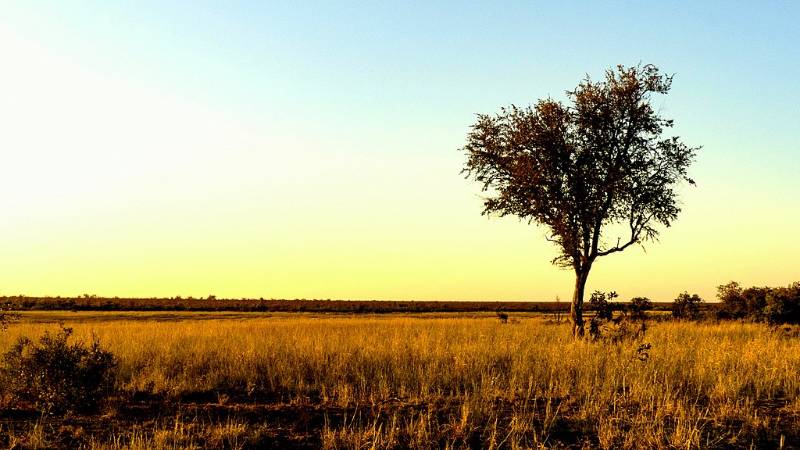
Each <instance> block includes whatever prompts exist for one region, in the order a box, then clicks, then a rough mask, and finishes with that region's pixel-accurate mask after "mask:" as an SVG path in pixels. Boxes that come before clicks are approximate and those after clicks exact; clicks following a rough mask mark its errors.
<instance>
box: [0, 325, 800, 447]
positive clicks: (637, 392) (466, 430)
mask: <svg viewBox="0 0 800 450" xmlns="http://www.w3.org/2000/svg"><path fill="white" fill-rule="evenodd" d="M30 314H31V313H25V314H23V315H22V319H21V321H19V322H18V323H15V324H12V325H11V326H10V327H9V328H8V330H7V331H6V332H5V333H2V334H0V349H3V351H5V352H9V351H12V352H13V351H14V348H15V347H14V346H15V345H16V344H15V343H17V342H18V340H19V338H20V337H21V336H27V337H29V338H30V339H31V340H32V341H34V342H39V344H37V345H40V346H41V345H42V344H41V343H42V342H46V341H43V340H42V339H40V338H41V337H42V336H48V335H47V334H46V333H48V332H49V333H51V334H50V335H49V336H50V339H51V340H52V339H56V338H58V336H59V334H58V333H63V330H62V331H59V330H60V328H59V327H58V326H57V325H55V324H45V323H31V322H30V321H29V320H28V318H29V316H30ZM40 314H44V313H40ZM173 314H174V316H175V318H176V319H179V318H180V319H187V320H180V321H178V320H176V321H171V322H168V321H161V322H152V321H135V320H130V317H129V316H125V317H122V316H120V317H117V318H116V319H115V316H114V315H113V314H108V315H107V316H106V318H105V320H104V321H91V322H82V321H81V317H82V316H83V315H85V314H84V313H74V314H73V317H74V318H73V319H72V320H71V321H70V322H68V323H67V324H66V325H67V326H69V327H70V328H72V329H73V330H74V331H73V333H72V335H70V336H66V338H69V339H75V342H76V343H77V342H80V343H83V344H84V345H85V346H86V347H84V348H90V347H91V345H92V342H94V339H95V337H96V338H97V339H99V342H101V343H102V348H103V351H105V350H107V351H110V352H111V353H113V355H115V360H114V361H115V362H116V370H115V371H114V372H113V373H114V384H115V386H116V392H115V393H113V395H112V397H111V398H110V399H109V401H108V402H106V403H104V404H103V406H102V407H101V408H100V410H98V412H96V413H85V412H84V413H82V412H77V411H76V412H65V414H63V415H60V416H42V415H41V414H39V413H38V412H37V411H36V410H35V409H34V408H33V407H27V408H28V409H27V410H26V407H25V405H19V404H14V402H12V401H11V397H10V394H9V393H8V392H6V393H5V394H4V397H3V398H4V402H5V412H4V413H3V417H4V419H3V421H2V422H1V423H0V429H1V430H2V432H0V440H2V439H4V441H3V442H0V445H6V446H9V447H11V446H16V447H15V448H48V447H50V448H53V447H55V448H98V449H100V448H102V449H122V448H137V449H143V448H331V449H332V448H351V449H357V448H431V447H434V448H514V449H522V448H587V447H588V448H606V449H611V448H614V449H618V448H622V449H624V448H751V447H755V448H764V447H768V448H769V447H772V448H777V447H779V446H780V445H781V443H782V442H783V443H784V445H785V446H786V447H787V448H788V447H791V446H792V445H798V444H800V435H798V432H797V430H800V378H798V377H797V373H800V345H799V344H800V341H798V337H797V335H798V333H797V329H796V328H794V327H792V326H788V327H786V328H784V327H780V328H775V327H770V326H769V325H768V324H760V323H742V322H720V323H705V322H690V321H672V320H656V321H653V322H651V323H650V324H649V325H648V327H647V330H646V332H645V333H644V334H625V335H623V337H622V338H620V339H616V340H612V339H597V340H590V339H584V340H574V339H573V338H572V337H571V336H570V328H569V327H570V325H569V324H567V323H566V322H564V323H556V322H555V321H552V320H551V319H549V316H547V315H530V314H515V313H513V312H507V311H504V314H507V315H508V320H507V321H502V320H498V314H497V313H496V312H495V311H492V312H488V313H484V314H472V315H464V314H449V315H447V314H440V315H438V316H436V317H431V316H412V315H372V316H369V315H366V316H321V315H310V314H301V315H297V314H274V315H272V316H271V317H263V316H258V315H250V316H241V317H240V318H239V319H236V320H231V319H229V320H202V321H198V320H191V317H192V316H191V315H188V316H185V315H183V314H180V313H173ZM662 316H664V315H662ZM242 317H250V319H244V318H242ZM617 317H618V316H615V317H613V318H612V322H611V324H613V319H616V318H617ZM621 322H624V323H634V322H633V321H632V320H630V318H626V319H625V320H623V321H621ZM615 326H616V325H615ZM53 333H55V334H53ZM36 339H39V340H38V341H36ZM59 339H60V338H59ZM366 343H368V345H365V344H366ZM6 389H8V387H7V386H6Z"/></svg>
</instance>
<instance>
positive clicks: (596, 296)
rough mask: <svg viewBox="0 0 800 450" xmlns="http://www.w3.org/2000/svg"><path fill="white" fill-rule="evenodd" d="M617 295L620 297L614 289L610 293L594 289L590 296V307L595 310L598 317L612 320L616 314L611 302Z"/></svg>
mask: <svg viewBox="0 0 800 450" xmlns="http://www.w3.org/2000/svg"><path fill="white" fill-rule="evenodd" d="M617 297H619V295H617V293H616V292H614V291H611V292H608V293H606V292H602V291H594V292H592V296H591V297H590V298H589V308H590V309H591V310H592V311H594V313H595V317H597V318H598V319H602V320H611V317H612V316H613V315H614V310H613V308H612V306H611V303H609V302H610V301H614V299H615V298H617Z"/></svg>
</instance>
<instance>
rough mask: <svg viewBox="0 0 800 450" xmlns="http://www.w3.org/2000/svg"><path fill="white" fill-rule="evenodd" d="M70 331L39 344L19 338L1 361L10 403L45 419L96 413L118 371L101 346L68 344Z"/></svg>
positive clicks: (64, 331) (110, 357)
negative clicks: (33, 410)
mask: <svg viewBox="0 0 800 450" xmlns="http://www.w3.org/2000/svg"><path fill="white" fill-rule="evenodd" d="M71 335H72V329H71V328H65V327H62V328H61V330H60V331H59V332H58V333H55V334H51V333H50V332H47V333H45V334H44V335H43V336H42V337H41V338H40V339H39V341H38V342H36V343H34V342H33V341H32V340H30V339H28V338H26V337H22V338H20V339H19V340H17V343H16V344H15V345H14V346H13V347H12V348H11V350H9V351H8V352H7V353H6V354H5V355H4V356H3V363H4V367H3V369H2V376H3V378H4V379H5V380H4V381H5V387H6V389H7V390H8V394H10V395H11V397H12V398H13V399H14V400H17V401H22V402H30V403H32V404H33V405H34V406H35V407H36V408H38V409H40V410H42V411H43V412H46V413H49V414H62V413H67V412H88V411H92V410H95V409H96V408H97V407H98V405H99V404H100V402H101V401H102V400H104V399H105V398H106V397H107V396H108V395H109V394H110V393H111V392H112V389H113V383H114V374H115V369H116V366H117V363H116V359H115V358H114V355H113V354H112V353H111V352H108V351H106V350H103V349H102V348H101V347H100V343H99V341H98V340H97V339H96V338H95V339H93V341H92V343H91V345H89V346H86V345H85V344H83V343H81V342H77V343H69V342H68V340H69V338H70V336H71Z"/></svg>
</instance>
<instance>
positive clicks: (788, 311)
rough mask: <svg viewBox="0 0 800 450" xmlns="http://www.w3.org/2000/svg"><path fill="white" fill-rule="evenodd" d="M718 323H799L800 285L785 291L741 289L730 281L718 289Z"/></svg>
mask: <svg viewBox="0 0 800 450" xmlns="http://www.w3.org/2000/svg"><path fill="white" fill-rule="evenodd" d="M717 298H718V299H719V301H720V305H719V309H718V311H717V317H718V318H720V319H749V320H755V321H761V322H769V323H800V282H794V283H792V284H790V285H789V286H786V287H756V286H753V287H749V288H742V286H741V285H739V283H737V282H735V281H731V282H730V283H728V284H724V285H721V286H719V287H718V288H717Z"/></svg>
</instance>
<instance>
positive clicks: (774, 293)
mask: <svg viewBox="0 0 800 450" xmlns="http://www.w3.org/2000/svg"><path fill="white" fill-rule="evenodd" d="M764 302H765V306H764V310H763V311H764V313H763V316H764V319H765V320H766V321H767V322H769V323H773V324H774V323H800V282H796V283H794V284H792V285H790V286H789V287H785V288H774V289H770V290H769V292H767V294H766V296H765V299H764Z"/></svg>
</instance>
